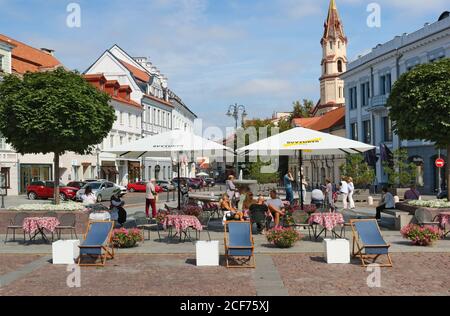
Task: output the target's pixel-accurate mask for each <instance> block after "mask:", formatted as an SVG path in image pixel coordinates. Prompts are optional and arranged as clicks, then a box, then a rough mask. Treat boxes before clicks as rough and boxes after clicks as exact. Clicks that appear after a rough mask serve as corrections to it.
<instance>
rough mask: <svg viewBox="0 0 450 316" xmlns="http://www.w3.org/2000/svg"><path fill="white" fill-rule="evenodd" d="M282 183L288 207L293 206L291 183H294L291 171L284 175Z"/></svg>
mask: <svg viewBox="0 0 450 316" xmlns="http://www.w3.org/2000/svg"><path fill="white" fill-rule="evenodd" d="M283 182H284V188H285V190H286V200H287V201H289V203H290V205H293V203H294V191H293V190H292V182H294V178H293V177H292V171H291V170H289V171H288V172H287V173H286V174H285V175H284V177H283ZM303 198H304V197H303Z"/></svg>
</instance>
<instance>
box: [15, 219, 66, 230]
mask: <svg viewBox="0 0 450 316" xmlns="http://www.w3.org/2000/svg"><path fill="white" fill-rule="evenodd" d="M58 225H59V220H58V219H57V218H56V217H27V218H25V219H24V220H23V224H22V228H23V230H24V231H25V232H26V233H28V234H33V233H35V232H36V231H38V230H39V228H45V229H46V230H48V231H50V232H52V233H53V232H54V231H55V228H56V226H58Z"/></svg>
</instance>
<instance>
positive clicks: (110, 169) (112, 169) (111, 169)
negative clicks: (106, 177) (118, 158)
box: [102, 167, 119, 175]
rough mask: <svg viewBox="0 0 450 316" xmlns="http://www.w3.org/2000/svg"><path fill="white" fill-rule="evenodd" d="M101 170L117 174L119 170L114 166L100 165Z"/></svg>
mask: <svg viewBox="0 0 450 316" xmlns="http://www.w3.org/2000/svg"><path fill="white" fill-rule="evenodd" d="M102 170H103V172H105V173H107V174H111V175H114V174H119V171H117V168H116V167H102Z"/></svg>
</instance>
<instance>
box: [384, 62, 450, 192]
mask: <svg viewBox="0 0 450 316" xmlns="http://www.w3.org/2000/svg"><path fill="white" fill-rule="evenodd" d="M449 74H450V59H449V58H446V59H443V60H440V61H437V62H433V63H429V64H424V65H419V66H417V67H415V68H414V69H412V70H411V71H409V72H407V73H404V74H403V75H402V76H401V77H400V78H399V79H398V80H397V81H396V82H395V84H394V86H393V89H392V92H391V94H390V96H389V99H388V102H387V107H388V108H389V115H390V117H391V119H392V121H393V122H394V124H393V129H394V131H395V132H396V133H397V134H398V135H399V136H400V137H401V138H402V139H408V140H414V139H424V140H428V141H432V142H435V143H436V146H437V147H439V148H445V149H447V155H448V156H450V94H449V91H450V75H449ZM447 189H448V195H449V196H450V164H449V163H447Z"/></svg>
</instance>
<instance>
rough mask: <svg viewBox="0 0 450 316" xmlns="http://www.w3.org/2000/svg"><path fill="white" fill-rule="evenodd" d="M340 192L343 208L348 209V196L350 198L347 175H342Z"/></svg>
mask: <svg viewBox="0 0 450 316" xmlns="http://www.w3.org/2000/svg"><path fill="white" fill-rule="evenodd" d="M340 192H341V194H342V203H343V209H344V210H347V209H348V202H347V198H348V183H347V181H346V177H344V176H342V177H341V188H340Z"/></svg>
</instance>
